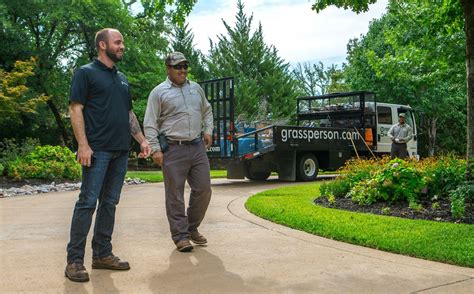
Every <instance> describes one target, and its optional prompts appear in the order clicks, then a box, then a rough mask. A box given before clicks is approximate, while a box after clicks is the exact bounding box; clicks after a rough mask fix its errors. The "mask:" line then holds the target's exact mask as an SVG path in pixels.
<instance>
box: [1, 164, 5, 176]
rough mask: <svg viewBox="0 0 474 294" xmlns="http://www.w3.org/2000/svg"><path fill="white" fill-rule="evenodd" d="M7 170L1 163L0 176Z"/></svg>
mask: <svg viewBox="0 0 474 294" xmlns="http://www.w3.org/2000/svg"><path fill="white" fill-rule="evenodd" d="M4 171H5V167H4V166H3V164H1V163H0V176H3V172H4Z"/></svg>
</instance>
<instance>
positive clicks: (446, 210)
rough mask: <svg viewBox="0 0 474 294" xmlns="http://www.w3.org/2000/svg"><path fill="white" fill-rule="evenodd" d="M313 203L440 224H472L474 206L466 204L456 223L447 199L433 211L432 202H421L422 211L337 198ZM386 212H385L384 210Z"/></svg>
mask: <svg viewBox="0 0 474 294" xmlns="http://www.w3.org/2000/svg"><path fill="white" fill-rule="evenodd" d="M314 203H315V204H317V205H320V206H324V207H329V208H336V209H342V210H349V211H354V212H363V213H372V214H379V215H389V216H396V217H403V218H409V219H424V220H432V221H440V222H453V223H454V222H456V223H466V224H474V204H473V203H467V204H466V209H465V213H464V217H463V219H461V220H459V221H457V220H455V219H453V218H452V217H451V203H450V201H449V200H448V199H441V200H439V201H438V203H439V208H438V209H433V208H432V206H431V205H432V202H430V201H425V202H421V203H420V204H421V205H422V207H423V209H421V210H420V211H415V210H413V209H411V208H409V207H408V203H381V202H378V203H374V204H372V205H370V206H359V205H358V204H357V203H354V202H352V200H351V199H350V198H344V197H337V198H336V202H335V203H334V204H330V203H329V202H328V200H327V198H326V197H319V198H317V199H315V200H314ZM386 207H388V208H390V209H389V213H385V214H383V213H382V209H383V208H386ZM385 211H386V210H385Z"/></svg>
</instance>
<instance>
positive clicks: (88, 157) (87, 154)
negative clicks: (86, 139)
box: [77, 145, 94, 167]
mask: <svg viewBox="0 0 474 294" xmlns="http://www.w3.org/2000/svg"><path fill="white" fill-rule="evenodd" d="M93 153H94V151H92V149H91V147H90V146H89V145H85V146H82V145H79V148H78V149H77V161H78V162H79V163H80V164H81V165H82V166H87V167H89V166H91V163H92V154H93Z"/></svg>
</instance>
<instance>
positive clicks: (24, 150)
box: [0, 138, 39, 170]
mask: <svg viewBox="0 0 474 294" xmlns="http://www.w3.org/2000/svg"><path fill="white" fill-rule="evenodd" d="M38 145H39V140H38V139H32V138H26V139H25V140H24V141H20V142H17V141H16V140H15V139H4V140H3V141H2V142H0V164H1V165H3V168H4V170H7V169H8V166H9V164H10V162H13V161H14V160H16V159H17V158H19V157H24V156H26V155H27V154H29V153H30V152H31V151H33V149H35V146H38Z"/></svg>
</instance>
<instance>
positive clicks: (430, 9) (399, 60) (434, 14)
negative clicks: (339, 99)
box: [325, 0, 467, 155]
mask: <svg viewBox="0 0 474 294" xmlns="http://www.w3.org/2000/svg"><path fill="white" fill-rule="evenodd" d="M325 2H331V1H325ZM349 2H351V1H349ZM352 2H354V1H352ZM354 3H355V2H354ZM462 22H463V15H462V9H461V7H460V5H459V3H458V1H416V0H407V1H403V2H399V1H393V2H391V3H390V5H389V10H388V13H387V14H386V15H384V16H383V17H382V18H381V19H379V20H375V21H373V22H372V23H371V25H370V27H369V31H368V33H367V34H366V35H365V36H363V37H362V38H361V39H360V40H357V39H355V40H351V41H350V42H349V44H348V57H347V61H348V65H347V67H346V68H345V74H346V81H347V82H348V83H349V84H350V85H351V87H352V89H354V90H373V91H375V92H376V93H377V97H378V99H379V101H383V102H392V103H402V104H409V105H411V106H412V107H413V108H414V109H415V112H416V113H417V115H418V122H419V124H418V125H419V127H420V129H419V131H421V132H420V136H419V138H420V142H419V144H418V146H419V147H420V149H421V154H425V155H434V154H435V153H442V152H447V151H451V152H456V153H457V154H464V153H465V149H466V147H465V142H466V137H465V134H466V133H467V132H466V123H465V122H466V121H467V119H466V114H467V113H466V93H467V91H466V78H465V74H466V72H465V50H464V47H465V41H466V37H465V34H464V32H463V25H462ZM447 125H449V126H450V127H449V128H446V127H443V126H447Z"/></svg>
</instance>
